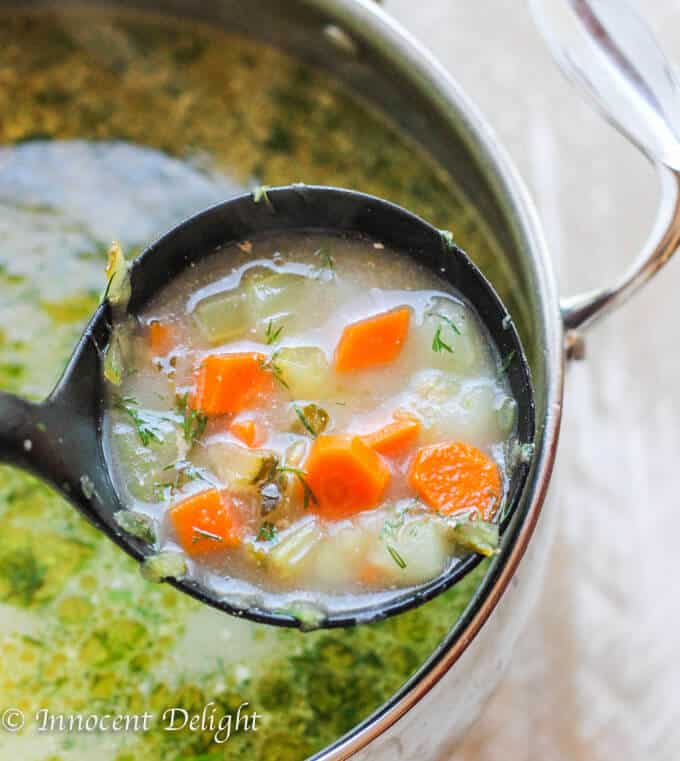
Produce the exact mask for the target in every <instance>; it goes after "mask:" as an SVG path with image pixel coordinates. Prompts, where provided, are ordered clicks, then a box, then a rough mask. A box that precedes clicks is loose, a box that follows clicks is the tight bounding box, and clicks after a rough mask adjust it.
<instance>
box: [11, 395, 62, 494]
mask: <svg viewBox="0 0 680 761" xmlns="http://www.w3.org/2000/svg"><path fill="white" fill-rule="evenodd" d="M63 428H64V414H63V411H61V410H59V408H58V406H57V405H55V404H53V403H52V402H51V401H50V400H49V399H48V400H46V401H44V402H31V401H28V400H27V399H22V398H21V397H18V396H14V395H13V394H8V393H7V392H5V391H0V463H2V464H5V465H14V466H16V467H19V468H22V469H23V470H27V471H29V472H31V473H33V474H35V475H37V476H39V477H40V478H42V479H43V480H45V481H48V482H49V483H51V484H53V485H54V486H56V487H57V488H59V489H62V490H63V482H62V481H63V480H65V479H60V477H61V474H63V472H64V468H63V461H64V459H68V458H64V455H67V454H68V453H69V450H70V448H72V442H71V441H68V442H67V441H66V440H65V439H64V435H65V434H64V431H63Z"/></svg>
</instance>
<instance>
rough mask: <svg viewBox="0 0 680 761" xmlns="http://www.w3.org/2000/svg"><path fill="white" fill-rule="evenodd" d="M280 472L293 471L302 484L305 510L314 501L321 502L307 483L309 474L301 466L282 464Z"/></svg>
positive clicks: (278, 469)
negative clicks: (293, 466)
mask: <svg viewBox="0 0 680 761" xmlns="http://www.w3.org/2000/svg"><path fill="white" fill-rule="evenodd" d="M277 471H278V472H279V473H292V474H293V475H294V476H295V477H296V478H297V480H298V481H299V482H300V484H301V485H302V491H303V494H304V496H303V505H304V508H305V510H306V509H307V508H308V507H309V503H310V502H312V503H313V504H315V505H318V504H319V500H318V499H317V498H316V495H315V494H314V492H313V491H312V489H311V487H310V485H309V484H308V483H307V474H306V473H305V472H304V471H303V470H300V469H299V468H292V467H290V466H289V465H280V466H279V467H278V468H277Z"/></svg>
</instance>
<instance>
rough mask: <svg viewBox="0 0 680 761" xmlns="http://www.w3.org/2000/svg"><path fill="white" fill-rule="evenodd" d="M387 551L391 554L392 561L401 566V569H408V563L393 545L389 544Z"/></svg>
mask: <svg viewBox="0 0 680 761" xmlns="http://www.w3.org/2000/svg"><path fill="white" fill-rule="evenodd" d="M387 551H388V552H389V553H390V555H391V556H392V560H394V562H395V563H396V564H397V565H398V566H399V568H401V569H402V570H404V568H406V561H405V560H404V558H403V557H402V556H401V555H400V554H399V552H397V549H396V548H395V547H393V546H392V545H391V544H388V545H387Z"/></svg>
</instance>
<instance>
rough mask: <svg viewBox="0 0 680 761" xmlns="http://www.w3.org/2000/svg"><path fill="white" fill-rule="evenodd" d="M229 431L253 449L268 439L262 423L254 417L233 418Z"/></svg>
mask: <svg viewBox="0 0 680 761" xmlns="http://www.w3.org/2000/svg"><path fill="white" fill-rule="evenodd" d="M229 433H230V434H231V435H232V436H235V437H236V438H237V439H239V441H242V442H243V443H244V444H245V445H246V446H247V447H251V449H252V448H256V447H259V446H262V444H264V442H265V441H266V440H267V432H266V431H265V430H264V427H263V425H262V423H260V421H259V420H256V419H255V418H253V417H249V418H237V419H236V420H232V422H231V424H230V425H229Z"/></svg>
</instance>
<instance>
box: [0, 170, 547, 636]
mask: <svg viewBox="0 0 680 761" xmlns="http://www.w3.org/2000/svg"><path fill="white" fill-rule="evenodd" d="M293 231H305V232H328V233H331V234H333V235H343V236H350V237H352V236H354V237H356V236H360V237H363V238H367V239H369V240H373V241H379V242H381V243H383V244H385V245H386V246H388V247H390V248H392V249H395V250H396V251H399V252H403V253H406V254H408V255H409V256H411V257H413V258H414V259H415V260H416V261H417V262H418V263H419V264H421V265H423V266H425V267H427V268H428V269H430V270H431V271H433V272H435V273H436V274H437V275H438V276H439V277H441V278H443V279H444V280H445V281H446V282H448V283H450V284H451V285H453V286H454V287H455V288H457V289H458V290H459V291H460V292H461V293H462V294H463V295H464V296H465V297H466V298H467V299H468V300H469V301H470V303H471V304H472V305H473V306H474V308H475V309H476V311H477V313H478V315H479V317H480V318H481V320H482V322H483V323H484V325H485V326H486V328H487V329H488V331H489V333H490V335H491V337H492V339H493V341H494V342H495V344H496V346H497V348H498V351H499V352H500V354H501V356H502V357H509V358H511V359H512V361H511V362H510V364H509V366H508V367H507V369H506V373H507V378H508V381H509V384H510V387H511V390H512V393H513V395H514V397H515V399H516V401H517V405H518V417H517V419H518V430H517V440H518V442H519V443H520V444H522V443H527V444H531V443H532V442H533V438H534V400H533V392H532V386H531V380H530V372H529V367H528V365H527V361H526V357H525V355H524V351H523V349H522V345H521V343H520V339H519V335H518V333H517V330H516V328H515V326H514V324H513V322H512V319H511V317H510V315H509V314H508V312H507V310H506V309H505V307H504V305H503V303H502V302H501V300H500V299H499V297H498V296H497V294H496V292H495V291H494V289H493V287H492V286H491V285H490V283H489V282H488V280H487V279H486V278H485V277H484V275H483V274H482V273H481V272H480V270H479V269H478V268H477V267H476V266H475V265H474V264H473V263H472V262H471V261H470V259H469V258H468V257H467V255H466V254H465V253H464V252H463V251H462V250H461V249H460V248H458V246H456V245H455V243H453V241H452V238H451V235H450V233H444V232H442V231H440V230H437V229H436V228H435V227H433V226H432V225H430V224H428V223H427V222H425V221H423V220H422V219H420V218H419V217H417V216H415V215H414V214H411V213H410V212H408V211H406V210H404V209H402V208H400V207H398V206H395V205H394V204H392V203H389V202H387V201H384V200H381V199H378V198H375V197H372V196H368V195H365V194H362V193H358V192H354V191H350V190H342V189H338V188H329V187H317V186H306V185H300V184H298V185H292V186H288V187H281V188H273V189H266V190H261V191H259V192H257V193H253V194H248V195H241V196H239V197H236V198H233V199H231V200H228V201H225V202H224V203H220V204H218V205H216V206H213V207H211V208H209V209H207V210H205V211H202V212H200V213H198V214H196V215H194V216H192V217H191V218H189V219H187V220H186V221H184V222H182V223H181V224H180V225H179V226H177V227H175V228H174V229H173V230H171V231H170V232H168V233H167V234H165V235H164V236H163V237H161V238H160V239H159V240H157V241H156V242H155V243H153V244H151V245H150V246H149V247H148V248H147V249H146V250H145V251H144V252H143V253H142V254H140V255H139V256H138V257H137V258H136V259H135V261H134V262H133V264H132V266H131V270H130V285H131V293H130V298H129V301H128V303H127V307H126V309H127V313H128V315H130V316H132V317H135V316H136V315H138V314H139V313H140V311H141V310H142V309H143V308H144V307H145V306H146V304H147V303H148V302H149V300H150V299H152V298H153V297H154V296H156V295H157V294H158V292H159V291H160V290H161V289H162V288H164V286H166V285H167V284H168V283H169V282H170V281H172V280H173V278H175V277H177V276H178V275H179V274H180V273H181V272H183V271H184V270H185V269H186V268H187V267H190V266H192V265H194V264H196V263H198V262H199V261H201V259H203V258H204V257H206V256H208V255H210V254H213V253H214V252H215V251H216V249H218V248H220V247H222V246H224V245H228V244H230V243H238V242H241V241H244V240H249V239H250V240H252V239H257V237H258V236H262V235H267V236H272V235H276V234H277V233H290V232H293ZM301 308H304V305H301ZM112 319H113V314H112V307H111V304H110V303H109V301H108V299H107V298H106V297H105V298H104V300H103V301H102V303H101V304H100V305H99V307H98V309H97V310H96V312H95V314H94V315H93V317H92V319H91V320H90V322H89V324H88V325H87V327H86V328H85V332H84V333H83V335H82V337H81V339H80V341H79V342H78V345H77V346H76V349H75V351H74V353H73V355H72V357H71V359H70V361H69V362H68V365H67V367H66V369H65V371H64V373H63V375H62V377H61V380H60V381H59V382H58V384H57V386H56V387H55V389H54V390H53V391H52V393H51V394H50V395H49V396H48V397H47V399H45V400H44V401H43V402H39V403H35V402H32V401H28V400H26V399H21V398H19V397H16V396H13V395H11V394H8V393H4V392H0V462H5V463H9V464H12V465H15V466H18V467H20V468H23V469H25V470H27V471H30V472H32V473H34V474H35V475H37V476H39V477H40V478H42V479H43V480H45V481H47V482H48V483H50V484H51V485H52V486H53V487H54V488H56V489H57V490H58V491H59V492H61V494H62V495H64V496H65V497H66V498H67V499H68V500H69V501H70V502H71V504H72V505H73V506H74V507H76V508H77V509H78V510H79V511H80V512H81V513H82V514H83V515H84V516H85V517H86V518H87V519H88V520H89V521H90V522H91V523H93V524H94V526H96V527H97V528H98V529H99V530H101V531H103V532H104V533H105V534H106V535H107V536H108V537H110V538H111V539H112V540H113V541H115V542H116V543H117V544H118V545H119V546H120V547H122V548H123V549H124V550H125V551H126V552H127V553H128V554H129V555H131V556H132V557H133V558H135V559H136V560H138V561H145V560H147V559H148V558H150V557H152V556H154V555H155V554H156V553H157V548H155V547H154V546H152V545H150V544H148V543H145V542H144V541H143V540H141V539H139V538H137V537H135V536H132V535H131V534H129V533H127V532H126V531H124V530H123V529H122V528H121V526H120V525H119V524H118V522H117V520H116V519H115V517H114V515H115V513H117V512H118V511H119V510H122V509H125V505H124V504H122V501H121V498H120V497H119V495H118V492H117V490H116V488H115V486H114V482H113V479H112V476H111V469H110V465H109V459H108V455H107V447H106V442H105V435H104V425H103V423H104V417H105V407H106V389H105V381H104V379H103V372H102V369H103V368H102V362H103V357H104V352H105V349H106V347H107V345H108V342H109V339H110V337H111V331H112ZM528 470H529V463H528V462H526V461H519V462H518V463H517V465H516V466H515V467H514V469H513V471H512V475H511V478H510V483H509V485H508V489H507V496H506V506H505V509H504V510H503V514H504V516H506V517H505V521H504V524H505V523H507V521H508V520H509V519H510V517H511V514H512V512H513V509H514V507H515V505H516V504H517V501H518V500H519V498H520V495H521V493H522V487H523V485H524V482H525V480H526V477H527V473H528ZM501 528H503V526H502V527H501ZM480 560H481V557H480V556H477V555H468V556H467V557H464V558H462V559H461V560H460V561H459V562H457V563H454V564H452V565H451V567H450V568H449V570H448V571H447V572H445V573H444V574H443V575H442V576H440V577H438V578H436V579H433V580H431V581H429V582H427V583H424V584H421V585H419V586H416V587H412V588H408V589H405V590H404V591H403V593H399V594H395V595H394V596H393V597H391V598H390V599H389V600H387V601H386V602H382V603H380V604H378V605H376V606H369V607H363V608H360V609H356V610H351V611H347V610H343V611H342V612H338V613H333V612H329V613H328V614H327V615H325V616H324V617H323V618H321V619H319V620H317V621H315V622H314V624H315V628H316V627H318V626H321V627H336V626H349V625H353V624H356V623H358V622H366V621H373V620H377V619H381V618H384V617H386V616H389V615H393V614H395V613H400V612H402V611H405V610H408V609H409V608H412V607H414V606H415V605H418V604H420V603H422V602H425V601H426V600H429V599H431V598H432V597H434V596H435V595H437V594H439V593H441V592H443V591H444V590H445V589H448V588H449V587H450V586H451V585H453V584H455V583H456V582H457V581H458V580H460V579H461V578H462V577H463V576H464V575H465V574H466V573H468V572H469V571H470V570H471V569H472V568H474V567H475V566H476V565H477V563H478V562H479V561H480ZM167 580H168V581H169V582H170V583H171V584H173V585H174V586H175V587H177V588H178V589H180V590H182V591H183V592H186V593H188V594H190V595H191V596H193V597H195V598H197V599H198V600H200V601H202V602H204V603H208V604H209V605H212V606H214V607H216V608H219V609H220V610H223V611H226V612H228V613H232V614H235V615H238V616H243V617H245V618H249V619H252V620H255V621H258V622H263V623H267V624H275V625H279V626H298V627H304V626H305V624H306V623H307V624H308V622H305V621H304V620H301V619H300V618H299V617H296V616H294V615H291V614H288V613H284V612H279V611H274V610H268V609H264V608H261V607H246V608H244V607H243V603H242V602H240V603H239V602H237V601H235V600H230V599H229V598H225V597H220V596H219V595H218V594H217V593H216V592H215V591H213V590H211V589H210V588H209V587H207V586H206V585H204V584H203V583H201V582H199V581H197V580H196V579H193V578H190V577H185V578H168V579H167Z"/></svg>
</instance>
